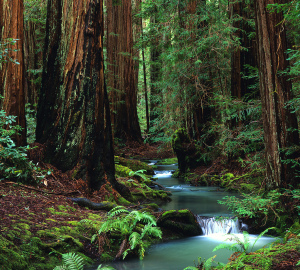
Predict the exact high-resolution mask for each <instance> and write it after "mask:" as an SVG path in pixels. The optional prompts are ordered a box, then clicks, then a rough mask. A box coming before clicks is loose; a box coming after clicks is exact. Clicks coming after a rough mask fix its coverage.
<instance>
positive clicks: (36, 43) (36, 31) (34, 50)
mask: <svg viewBox="0 0 300 270" xmlns="http://www.w3.org/2000/svg"><path fill="white" fill-rule="evenodd" d="M44 27H45V26H44V25H41V23H40V24H39V23H35V22H33V21H31V20H29V21H27V22H24V44H23V47H24V64H25V74H26V76H25V79H26V81H25V100H26V103H29V104H30V105H31V106H32V109H33V108H35V107H33V105H35V104H37V102H38V94H39V90H40V88H41V79H42V67H43V50H42V47H43V45H44V40H43V37H44V33H45V29H44Z"/></svg>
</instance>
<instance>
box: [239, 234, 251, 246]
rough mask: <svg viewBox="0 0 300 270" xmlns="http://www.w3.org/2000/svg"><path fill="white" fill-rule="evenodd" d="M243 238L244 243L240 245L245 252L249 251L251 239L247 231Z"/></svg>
mask: <svg viewBox="0 0 300 270" xmlns="http://www.w3.org/2000/svg"><path fill="white" fill-rule="evenodd" d="M243 236H244V242H242V243H240V245H241V247H242V249H244V251H247V249H248V248H249V246H250V237H249V233H248V232H247V231H243Z"/></svg>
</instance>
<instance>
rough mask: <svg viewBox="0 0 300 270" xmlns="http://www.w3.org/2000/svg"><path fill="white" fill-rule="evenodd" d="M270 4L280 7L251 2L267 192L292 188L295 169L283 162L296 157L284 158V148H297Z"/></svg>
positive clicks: (281, 36)
mask: <svg viewBox="0 0 300 270" xmlns="http://www.w3.org/2000/svg"><path fill="white" fill-rule="evenodd" d="M274 3H278V4H283V3H284V1H283V0H277V1H274V0H256V1H255V17H256V36H257V40H258V55H259V75H260V94H261V100H262V115H263V125H264V140H265V147H266V161H267V176H266V187H267V189H272V188H275V187H287V186H288V185H289V184H291V185H294V184H295V183H296V178H295V168H292V164H291V163H286V162H283V160H287V159H291V158H295V157H299V153H294V154H293V155H287V154H285V153H286V150H287V148H288V147H292V146H293V145H297V146H298V145H299V134H298V125H297V119H296V115H295V114H293V113H291V111H290V109H289V108H288V107H287V106H286V105H287V104H286V103H287V101H289V100H290V99H291V82H290V81H289V80H288V78H287V77H286V76H285V75H283V74H280V72H281V71H284V70H285V69H286V68H287V66H288V62H287V60H286V55H285V51H286V49H287V41H286V31H285V25H284V23H283V15H282V13H276V12H274V13H269V11H268V10H267V5H268V4H274Z"/></svg>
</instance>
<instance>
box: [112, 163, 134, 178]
mask: <svg viewBox="0 0 300 270" xmlns="http://www.w3.org/2000/svg"><path fill="white" fill-rule="evenodd" d="M115 168H116V176H117V177H128V176H129V173H130V172H132V170H131V169H129V168H128V167H125V166H123V165H119V164H116V165H115Z"/></svg>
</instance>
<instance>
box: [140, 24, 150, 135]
mask: <svg viewBox="0 0 300 270" xmlns="http://www.w3.org/2000/svg"><path fill="white" fill-rule="evenodd" d="M141 25H142V29H141V32H142V37H143V22H142V24H141ZM142 59H143V73H144V93H145V110H146V123H147V130H146V132H147V134H148V132H149V128H150V116H149V103H148V89H147V73H146V62H145V49H144V48H142Z"/></svg>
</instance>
